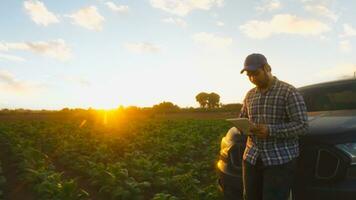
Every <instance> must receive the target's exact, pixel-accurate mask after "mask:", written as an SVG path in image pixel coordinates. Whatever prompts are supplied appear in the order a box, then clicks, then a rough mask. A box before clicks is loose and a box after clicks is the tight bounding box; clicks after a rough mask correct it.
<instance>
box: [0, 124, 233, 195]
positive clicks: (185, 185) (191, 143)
mask: <svg viewBox="0 0 356 200" xmlns="http://www.w3.org/2000/svg"><path fill="white" fill-rule="evenodd" d="M0 128H1V129H2V130H3V132H5V134H3V137H6V141H8V142H9V143H10V144H9V148H11V151H12V152H13V154H14V155H16V157H17V158H19V160H20V161H21V162H19V165H20V168H21V169H23V172H24V177H25V179H26V180H27V181H29V182H31V184H33V185H34V187H33V188H34V190H35V191H36V194H38V195H39V196H40V197H41V198H42V199H56V198H57V199H61V198H62V199H63V198H64V199H86V198H90V196H89V194H88V193H87V192H86V191H84V190H83V189H80V188H79V187H78V184H77V181H76V179H75V177H73V179H64V178H63V176H62V173H61V172H60V170H59V169H58V168H56V166H57V165H61V166H64V168H65V169H67V170H70V171H73V172H76V174H77V176H80V177H84V178H85V180H87V181H88V183H89V184H90V185H92V186H93V187H95V188H98V191H99V192H98V195H100V196H101V197H102V198H105V199H154V200H163V199H170V200H174V199H219V198H221V197H220V194H219V192H218V190H217V188H216V175H215V171H214V167H215V161H216V155H217V154H218V146H219V141H220V139H221V136H222V135H223V133H224V132H225V131H226V130H227V129H228V124H226V123H225V122H223V121H219V120H147V121H134V122H130V123H127V124H125V126H122V124H121V125H120V126H119V125H117V126H110V127H105V126H98V125H95V124H91V123H86V125H85V126H82V123H81V121H61V122H60V123H58V121H26V122H16V123H15V122H14V123H11V122H7V123H6V124H1V123H0ZM63 195H64V196H63ZM54 197H56V198H54Z"/></svg>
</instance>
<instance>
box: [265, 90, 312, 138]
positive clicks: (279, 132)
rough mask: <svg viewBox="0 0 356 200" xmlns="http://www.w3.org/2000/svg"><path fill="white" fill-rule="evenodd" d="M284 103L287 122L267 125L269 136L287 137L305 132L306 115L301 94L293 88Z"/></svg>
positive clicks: (306, 128)
mask: <svg viewBox="0 0 356 200" xmlns="http://www.w3.org/2000/svg"><path fill="white" fill-rule="evenodd" d="M286 103H287V105H286V112H287V116H288V118H289V121H288V122H287V123H280V124H269V125H267V127H268V131H269V135H270V136H271V137H275V138H289V137H295V136H298V135H304V134H306V133H307V130H308V116H307V109H306V106H305V103H304V99H303V97H302V95H301V94H300V93H299V92H298V91H297V90H296V89H295V88H293V89H291V91H290V93H289V95H288V97H287V102H286Z"/></svg>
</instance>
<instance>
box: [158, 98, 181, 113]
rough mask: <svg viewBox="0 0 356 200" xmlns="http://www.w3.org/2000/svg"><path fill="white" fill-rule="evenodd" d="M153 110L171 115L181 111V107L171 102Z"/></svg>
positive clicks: (163, 103)
mask: <svg viewBox="0 0 356 200" xmlns="http://www.w3.org/2000/svg"><path fill="white" fill-rule="evenodd" d="M153 110H154V111H156V112H162V113H169V112H177V111H179V107H178V106H177V105H174V104H173V103H171V102H165V101H163V102H162V103H160V104H158V105H154V106H153Z"/></svg>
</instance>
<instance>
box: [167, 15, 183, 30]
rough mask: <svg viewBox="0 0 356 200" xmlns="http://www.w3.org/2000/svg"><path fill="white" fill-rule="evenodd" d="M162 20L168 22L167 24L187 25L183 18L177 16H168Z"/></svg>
mask: <svg viewBox="0 0 356 200" xmlns="http://www.w3.org/2000/svg"><path fill="white" fill-rule="evenodd" d="M162 21H163V22H165V23H169V24H175V25H178V26H180V27H183V28H185V27H187V23H186V22H185V21H184V20H182V19H179V18H172V17H170V18H166V19H163V20H162Z"/></svg>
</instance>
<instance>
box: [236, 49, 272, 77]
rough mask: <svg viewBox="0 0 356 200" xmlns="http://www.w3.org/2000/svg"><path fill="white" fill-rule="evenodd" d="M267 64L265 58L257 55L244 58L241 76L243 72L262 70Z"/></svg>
mask: <svg viewBox="0 0 356 200" xmlns="http://www.w3.org/2000/svg"><path fill="white" fill-rule="evenodd" d="M265 64H268V63H267V58H266V57H265V56H264V55H262V54H259V53H253V54H250V55H248V56H247V57H246V59H245V63H244V68H243V69H242V70H241V72H240V73H241V74H242V73H243V72H244V71H256V70H257V69H260V68H262V67H263V66H264V65H265Z"/></svg>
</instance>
